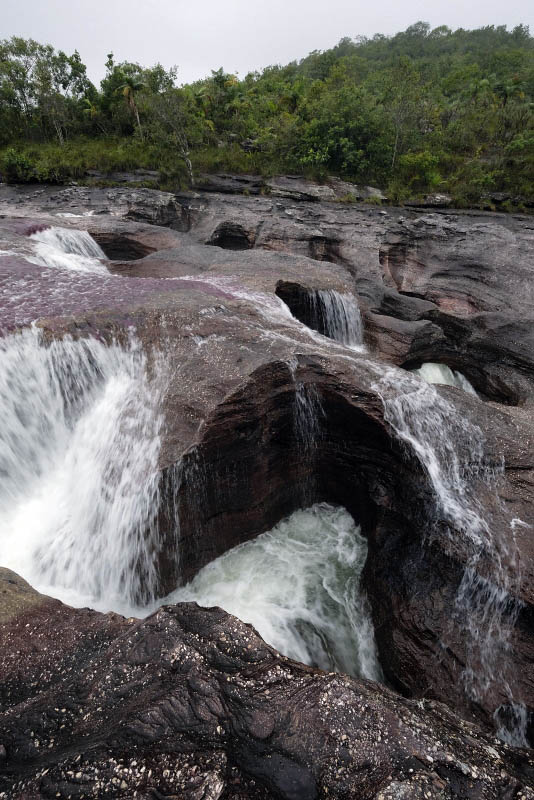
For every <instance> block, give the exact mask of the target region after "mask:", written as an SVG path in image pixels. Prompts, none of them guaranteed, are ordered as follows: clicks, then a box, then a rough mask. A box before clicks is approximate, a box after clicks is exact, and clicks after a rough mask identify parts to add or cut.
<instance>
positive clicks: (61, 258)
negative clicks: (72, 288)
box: [30, 227, 109, 275]
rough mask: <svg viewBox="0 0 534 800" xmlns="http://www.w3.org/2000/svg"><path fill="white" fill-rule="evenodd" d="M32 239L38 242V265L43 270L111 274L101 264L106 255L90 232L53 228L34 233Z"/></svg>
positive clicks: (36, 247) (36, 249) (36, 248)
mask: <svg viewBox="0 0 534 800" xmlns="http://www.w3.org/2000/svg"><path fill="white" fill-rule="evenodd" d="M30 238H31V239H32V240H33V241H34V242H36V245H35V252H36V255H37V258H36V263H38V264H40V265H41V266H46V267H56V268H57V269H65V270H74V271H76V272H92V273H97V274H101V275H107V274H109V273H108V270H107V269H106V267H105V266H104V264H102V263H101V261H102V260H105V259H106V254H105V253H104V251H103V250H102V248H101V247H100V246H99V245H98V244H97V243H96V242H95V240H94V239H93V238H92V236H90V234H89V233H87V231H78V230H75V229H70V228H55V227H54V228H46V229H45V230H42V231H38V232H36V233H32V235H31V237H30Z"/></svg>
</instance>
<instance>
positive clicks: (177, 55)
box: [0, 0, 534, 83]
mask: <svg viewBox="0 0 534 800" xmlns="http://www.w3.org/2000/svg"><path fill="white" fill-rule="evenodd" d="M418 20H423V21H425V22H429V23H430V25H432V27H437V26H438V25H448V26H449V27H451V28H459V27H462V28H478V27H481V26H482V25H507V26H508V27H514V26H515V25H518V24H520V23H523V24H526V25H530V27H531V30H532V29H534V2H532V0H508V1H507V2H503V0H403V2H399V0H377V2H373V0H24V2H21V0H0V25H1V29H0V38H8V37H10V36H12V35H17V36H24V37H31V38H33V39H37V40H38V41H40V42H42V43H49V44H52V45H54V46H55V47H56V48H59V49H61V50H65V51H66V52H68V53H69V54H70V53H71V52H72V51H73V50H75V49H77V50H78V51H79V52H80V55H81V57H82V60H83V61H84V63H85V64H86V65H87V68H88V72H89V76H90V78H91V79H92V80H93V81H94V82H95V83H97V82H98V81H100V79H101V78H102V77H103V75H104V72H105V67H104V62H105V60H106V54H107V53H109V52H113V53H114V55H115V61H138V62H139V63H141V64H143V65H144V66H150V65H152V64H155V63H156V62H158V61H159V62H161V63H162V64H163V65H164V66H165V67H170V66H172V65H174V64H176V65H177V66H178V68H179V73H178V79H179V82H180V83H182V82H189V81H193V80H196V79H197V78H202V77H204V76H205V75H207V74H209V71H210V70H211V69H218V67H221V66H222V67H224V69H225V70H226V71H227V72H237V73H238V74H239V76H240V77H243V76H244V75H245V74H246V73H247V72H249V71H251V70H255V69H261V68H262V67H265V66H267V65H269V64H285V63H287V62H288V61H293V60H295V59H300V58H303V57H304V56H305V55H307V54H308V53H309V52H310V51H311V50H325V49H327V48H328V47H332V45H334V44H336V43H337V42H338V41H339V40H340V39H341V38H342V37H343V36H349V37H351V38H354V37H355V36H358V35H364V36H372V35H373V34H374V33H385V34H391V33H396V32H397V31H400V30H404V29H405V28H407V27H408V25H411V24H412V23H414V22H417V21H418Z"/></svg>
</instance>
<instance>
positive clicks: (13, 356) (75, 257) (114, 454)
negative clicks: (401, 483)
mask: <svg viewBox="0 0 534 800" xmlns="http://www.w3.org/2000/svg"><path fill="white" fill-rule="evenodd" d="M32 240H33V241H34V243H35V253H36V259H37V261H38V262H39V264H42V265H46V266H47V267H54V268H57V269H59V270H71V271H75V272H89V273H93V274H95V275H106V274H107V270H106V267H105V265H104V264H103V263H102V262H103V260H104V259H105V255H104V253H103V252H102V250H101V249H100V248H99V246H98V245H97V244H96V242H95V241H94V240H93V239H92V238H91V237H90V236H89V234H87V233H85V232H80V231H74V230H67V229H61V228H49V229H46V230H44V231H41V232H38V233H35V234H33V235H32ZM71 277H72V276H67V278H68V279H69V280H70V278H71ZM98 280H100V279H98ZM187 280H188V281H189V282H196V283H198V284H209V285H210V286H212V287H214V288H216V289H217V290H220V292H221V293H223V292H230V290H231V293H232V294H231V295H230V294H229V295H228V296H231V297H233V298H240V299H244V300H246V301H247V302H249V303H251V304H254V303H257V305H258V308H259V310H260V314H261V315H262V316H263V318H264V319H265V320H267V321H268V322H269V324H278V323H279V322H280V321H282V322H284V321H285V315H286V314H288V311H287V308H286V307H285V306H284V304H283V303H282V301H281V300H279V299H278V298H277V297H274V298H273V297H272V296H269V297H268V296H267V295H264V294H260V293H253V292H248V291H244V290H243V289H242V288H240V287H239V286H236V285H235V282H234V281H233V280H232V279H229V278H213V277H212V278H210V277H206V276H192V277H189V278H188V279H187ZM222 296H224V295H222ZM308 301H309V310H310V315H311V327H313V328H315V329H316V330H317V331H319V332H320V333H322V334H325V335H326V336H328V337H330V338H332V339H334V340H336V342H338V343H340V344H341V345H344V346H345V347H344V348H340V347H338V345H335V347H336V348H337V350H338V351H339V350H344V351H345V354H344V357H345V358H348V359H350V361H351V363H354V359H355V358H357V356H358V354H355V352H354V351H355V350H357V349H359V351H360V352H359V357H362V350H361V345H362V341H363V336H362V325H361V318H360V312H359V308H358V304H357V301H356V299H355V298H354V297H352V296H351V295H348V294H341V293H339V292H336V291H334V290H317V291H312V292H310V293H309V294H308ZM292 323H293V324H295V323H294V321H292ZM285 335H286V332H284V336H285ZM313 335H314V336H315V338H316V339H321V340H322V339H323V337H319V336H316V334H313ZM321 345H322V346H324V340H323V341H322V342H321ZM327 346H328V347H329V348H333V347H334V345H333V343H332V342H330V343H328V344H327ZM366 363H367V367H368V368H369V369H371V370H374V371H375V372H376V382H375V384H374V386H373V387H372V388H373V389H374V391H376V392H377V393H378V394H379V395H380V396H381V397H382V399H383V404H384V416H385V419H386V422H388V423H389V425H390V427H391V429H392V431H393V432H394V434H395V435H396V436H397V437H398V439H399V440H400V441H401V442H403V443H404V445H405V446H406V448H407V449H408V450H409V451H410V453H411V454H413V455H415V457H416V458H417V459H418V460H419V462H420V464H421V466H422V468H423V470H424V472H425V473H426V475H427V477H428V480H429V484H430V486H431V488H432V490H433V495H434V509H433V513H434V516H435V517H436V518H438V519H439V520H440V521H441V522H444V523H445V524H446V525H447V526H448V528H449V536H450V537H451V540H452V538H453V537H454V536H461V537H462V544H465V549H466V552H467V553H468V561H467V566H466V568H465V570H464V573H463V576H462V580H461V583H460V585H459V587H458V591H457V594H456V598H455V602H454V608H452V609H451V626H455V630H456V631H458V630H460V631H461V632H462V633H463V634H464V635H465V637H466V640H467V642H468V648H467V649H468V653H467V663H466V664H465V668H464V670H463V675H462V678H463V681H464V687H465V691H466V693H467V695H468V696H469V697H470V698H472V699H473V700H475V701H478V700H482V699H483V698H484V696H485V695H486V694H487V692H488V691H489V690H490V689H491V688H492V687H494V686H495V685H498V687H499V688H500V690H502V691H503V692H504V694H505V696H506V698H507V702H506V703H504V704H503V706H502V708H500V709H497V711H496V723H497V728H498V730H499V733H500V735H501V737H502V738H504V739H507V740H508V741H509V742H511V743H513V744H517V745H524V744H526V737H525V728H526V715H525V710H524V707H523V706H522V703H521V698H518V697H516V696H515V690H514V680H513V675H511V672H510V664H509V659H508V653H509V649H510V636H511V630H512V627H513V624H514V622H515V621H516V617H517V614H518V611H519V606H518V604H517V602H515V601H514V600H513V596H514V595H516V594H517V589H518V586H519V581H520V575H519V570H518V569H516V570H515V571H510V570H508V569H507V565H508V563H509V562H510V561H513V559H514V557H515V554H514V553H510V552H508V551H506V548H505V545H504V543H503V542H502V541H501V540H500V538H499V537H498V536H497V535H495V534H494V532H493V531H492V530H491V526H490V523H489V522H488V520H487V519H486V518H485V516H484V514H483V512H482V508H481V505H480V504H479V503H478V502H477V498H476V496H475V493H474V490H473V487H474V479H475V478H476V479H477V480H484V481H485V482H486V485H487V487H488V490H491V485H492V481H493V480H494V478H495V474H494V471H492V470H491V469H488V468H487V467H486V465H485V464H484V441H483V437H482V434H481V431H480V430H479V429H478V428H477V427H476V426H475V425H473V424H470V423H469V422H468V421H467V420H466V419H464V418H460V417H458V416H457V414H456V410H455V408H454V406H453V405H452V403H450V402H448V401H447V400H445V399H444V398H443V397H442V395H441V394H440V393H439V391H438V390H436V388H435V387H434V386H433V385H432V383H436V382H438V383H448V384H450V385H454V386H457V387H460V388H462V389H464V390H465V391H468V392H470V393H474V390H473V388H472V387H471V385H470V384H469V383H468V382H467V380H466V379H465V378H464V377H463V376H462V375H461V374H460V373H453V372H452V371H451V370H450V369H449V368H448V367H444V366H443V365H439V364H426V365H423V367H422V368H421V369H420V370H419V377H417V376H414V375H410V374H409V373H407V372H405V371H402V370H397V369H393V368H390V367H382V368H381V367H378V366H377V365H376V364H374V362H371V361H367V360H366ZM150 366H151V368H150V369H148V365H147V357H146V354H144V353H143V351H142V348H141V346H140V344H139V342H138V341H137V340H136V338H135V336H133V335H132V336H131V337H130V339H129V341H128V342H127V343H126V344H124V343H123V344H119V343H117V342H112V343H111V344H107V345H106V344H104V343H103V342H100V341H97V340H96V339H94V338H81V339H78V340H74V339H72V338H70V337H68V336H65V337H64V338H63V339H53V340H52V341H45V339H44V337H43V334H42V333H41V332H40V331H39V330H38V329H37V328H31V329H27V330H25V331H24V332H22V333H14V334H11V335H9V336H6V337H5V338H3V339H2V338H0V407H1V408H2V425H1V426H0V477H1V481H0V531H1V535H0V565H2V566H6V567H9V568H11V569H13V570H14V571H16V572H18V573H19V574H21V575H22V576H23V577H25V578H26V579H27V580H28V581H29V582H30V583H31V584H32V585H33V586H34V587H36V588H37V589H38V590H40V591H42V592H44V593H46V594H51V595H53V596H56V597H59V598H60V599H62V600H63V601H65V602H67V603H70V604H72V605H77V606H81V605H90V606H92V607H94V608H96V609H101V610H110V609H112V610H115V611H118V612H120V613H125V614H135V615H143V614H146V613H149V612H150V610H152V609H154V608H155V607H156V606H157V604H159V603H162V602H170V601H172V602H178V601H186V600H195V601H197V602H198V603H200V604H202V605H213V604H217V605H221V606H223V607H224V608H225V609H226V610H228V611H230V612H232V613H235V614H236V615H237V616H239V617H240V618H241V619H243V620H245V621H247V622H251V623H252V624H254V625H255V627H256V628H257V629H258V630H259V632H260V633H261V634H262V635H263V636H264V637H265V639H266V641H268V642H269V643H270V644H272V645H273V646H275V647H277V648H278V649H279V650H281V651H282V652H283V653H285V654H287V655H289V656H291V657H293V658H297V659H299V660H301V661H305V662H306V663H309V664H313V665H317V666H319V667H322V668H324V669H327V670H331V669H336V670H342V671H346V672H349V673H350V674H353V675H362V676H365V677H368V678H372V679H375V680H379V679H380V678H381V671H380V667H379V664H378V660H377V655H376V648H375V644H374V636H373V629H372V624H371V621H370V616H369V612H368V609H367V607H366V603H365V599H364V598H363V597H362V595H361V593H360V590H359V583H360V576H361V572H362V568H363V565H364V563H365V558H366V554H367V548H366V543H365V540H364V539H363V538H362V536H361V534H360V532H359V529H357V527H356V526H355V524H354V521H353V520H352V518H351V517H350V515H349V514H348V513H347V512H345V511H344V510H343V509H340V508H334V507H332V506H328V505H324V504H321V505H314V506H312V507H311V508H308V509H306V510H301V511H298V512H297V513H295V514H293V515H292V516H291V517H289V518H288V519H286V520H284V521H283V522H281V523H280V524H279V525H277V526H276V527H275V528H274V529H273V530H272V531H270V532H268V533H266V534H264V535H263V536H260V537H258V538H257V539H256V540H255V541H253V542H249V543H247V544H244V545H241V546H240V547H237V548H235V549H234V550H232V551H230V552H228V553H226V554H225V555H223V556H222V557H221V558H219V559H217V560H216V561H214V562H213V563H211V564H209V565H208V566H207V567H205V568H204V569H203V570H202V571H201V572H200V573H199V574H198V575H197V576H196V578H195V579H194V580H193V581H192V582H191V584H189V585H188V586H186V587H182V588H180V589H179V590H177V591H175V592H174V593H172V594H171V595H170V596H169V597H167V598H165V599H164V600H163V599H158V597H157V590H158V574H157V564H158V555H159V550H160V541H159V537H158V526H157V517H158V510H159V508H158V507H159V489H160V487H159V471H158V458H159V455H160V433H161V427H162V416H161V410H160V409H161V396H162V392H163V391H164V383H165V381H164V377H163V370H162V368H161V366H160V363H159V360H158V358H157V357H156V356H154V358H153V363H151V365H150ZM297 366H298V360H297V359H296V357H295V358H294V359H293V360H291V361H290V363H289V369H290V370H291V373H292V378H293V387H294V409H293V412H294V413H293V424H294V430H293V434H294V442H295V447H296V448H301V450H302V452H303V453H304V455H305V457H306V458H307V459H308V460H309V461H310V462H313V459H314V453H315V451H316V449H317V443H318V441H319V439H320V437H321V436H322V435H323V430H324V426H323V423H324V420H325V417H326V411H325V409H324V408H323V405H322V402H321V399H320V397H319V394H318V392H317V390H316V388H315V386H314V385H313V383H304V382H302V381H300V380H299V379H298V377H297ZM421 378H422V379H424V380H421ZM466 464H468V465H469V466H467V467H466ZM178 469H179V468H178ZM192 474H193V473H188V476H186V477H187V479H189V480H191V476H192ZM311 494H312V493H311V492H310V495H311ZM307 497H308V492H307V487H302V494H301V498H302V500H303V503H302V504H303V505H307ZM429 516H431V514H430V515H429ZM510 524H512V525H520V524H522V523H521V521H520V520H513V521H512V522H511V523H510ZM428 537H429V539H431V537H432V524H429V526H428ZM175 558H176V559H178V558H179V553H177V554H176V555H175ZM482 562H484V563H485V564H486V565H487V564H490V565H491V569H490V570H489V571H488V570H487V569H486V572H485V574H484V576H482V575H481V573H480V571H479V567H480V565H481V564H482ZM451 630H452V627H451ZM442 644H443V646H444V647H447V642H446V641H444V642H443V643H442Z"/></svg>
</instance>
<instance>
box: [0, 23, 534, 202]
mask: <svg viewBox="0 0 534 800" xmlns="http://www.w3.org/2000/svg"><path fill="white" fill-rule="evenodd" d="M176 77H177V72H176V69H171V70H168V71H167V70H165V69H164V68H163V67H161V66H160V65H159V64H158V65H156V66H154V67H151V68H144V67H141V66H140V65H139V64H136V63H128V62H125V63H120V64H116V63H115V62H114V60H113V56H112V55H111V54H110V55H109V57H108V61H107V63H106V76H105V78H104V79H103V80H102V82H101V85H100V89H97V88H96V87H95V86H94V85H93V84H92V83H91V82H90V81H89V80H88V78H87V74H86V69H85V66H84V64H83V63H82V61H81V59H80V56H79V55H78V53H77V52H74V54H73V55H71V56H67V55H66V54H65V53H62V52H56V51H54V49H53V48H52V47H50V46H45V45H41V44H38V43H37V42H35V41H33V40H24V39H20V38H17V37H14V38H12V39H10V40H5V41H1V42H0V171H1V172H2V174H3V176H4V177H5V179H7V180H12V181H34V180H42V181H45V180H53V181H57V182H61V181H64V180H67V179H72V178H75V179H79V178H82V177H83V176H84V175H85V171H86V170H87V169H89V168H93V169H98V170H100V171H103V172H104V173H111V172H113V171H115V170H128V169H133V168H152V169H157V170H159V172H160V184H161V185H163V186H169V187H170V186H172V187H176V186H177V185H182V186H183V185H185V184H186V183H187V182H188V181H191V180H192V179H194V176H195V175H196V174H197V173H198V172H206V171H208V172H209V171H218V170H225V171H238V172H239V171H241V172H254V173H263V174H273V173H282V172H288V171H290V172H293V173H294V172H299V173H304V174H309V175H313V176H315V177H318V178H321V177H324V176H325V175H326V174H335V175H338V176H340V177H344V178H346V179H349V180H353V181H356V182H358V183H367V184H375V185H378V186H381V187H383V188H386V189H387V191H388V192H389V194H390V196H391V197H392V198H393V199H395V200H403V199H405V198H406V197H408V196H413V195H420V194H422V193H426V192H430V191H448V192H451V193H452V195H453V196H454V198H455V200H456V202H458V203H460V204H470V203H476V202H478V201H479V200H480V199H481V198H484V197H487V196H488V195H492V194H495V193H496V192H503V193H506V194H508V195H510V196H511V198H512V200H511V203H512V204H513V205H515V206H516V207H517V206H521V204H522V203H523V202H525V200H526V201H529V200H532V196H533V193H534V191H533V186H534V38H533V37H531V36H530V33H529V30H528V28H527V27H525V26H521V25H520V26H518V27H516V28H514V29H513V30H512V31H508V30H507V29H506V28H505V27H493V26H490V27H485V28H480V29H478V30H473V31H466V30H463V29H460V30H457V31H451V30H450V29H449V28H447V27H440V28H436V29H434V30H431V29H430V27H429V26H428V25H426V24H425V23H422V22H419V23H417V24H415V25H412V26H411V27H409V28H408V29H407V30H406V31H404V32H403V33H399V34H397V35H396V36H393V37H386V36H381V35H377V36H374V37H373V38H372V39H366V38H358V39H356V40H354V41H353V40H350V39H343V40H342V41H340V42H339V44H338V45H337V46H336V47H334V48H332V49H331V50H326V51H324V52H314V53H311V54H310V55H309V56H308V57H307V58H305V59H304V60H302V61H301V62H299V63H297V62H293V63H291V64H288V65H287V66H284V67H282V66H271V67H267V68H266V69H265V70H263V72H261V73H251V74H249V75H247V76H246V77H245V78H244V79H243V80H238V79H237V77H236V76H234V75H230V74H227V73H225V72H224V71H223V70H222V69H219V70H217V71H216V72H212V73H211V76H210V77H208V78H206V79H205V80H201V81H198V82H196V83H194V84H191V85H187V86H182V87H177V85H176Z"/></svg>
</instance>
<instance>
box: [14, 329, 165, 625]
mask: <svg viewBox="0 0 534 800" xmlns="http://www.w3.org/2000/svg"><path fill="white" fill-rule="evenodd" d="M156 366H157V365H156ZM156 372H158V370H157V369H156ZM159 392H160V383H159V379H158V378H157V376H156V377H154V378H153V379H152V380H150V379H149V378H148V377H147V371H146V359H145V356H144V355H143V352H142V349H141V347H140V345H139V343H138V342H137V341H136V340H135V339H134V338H132V339H131V341H130V342H129V344H128V346H127V347H125V348H122V347H120V346H119V345H117V344H112V345H111V346H109V347H106V346H105V345H104V344H102V343H101V342H98V341H97V340H95V339H80V340H76V341H75V340H73V339H71V338H69V337H66V338H64V339H63V340H55V341H52V342H51V343H50V344H48V345H45V344H44V343H43V342H42V340H41V335H40V333H39V331H37V330H36V329H31V330H26V331H24V332H23V333H21V334H13V335H11V336H9V337H6V338H4V339H0V407H1V408H2V426H1V428H0V476H1V481H0V531H1V533H0V564H2V565H3V566H6V567H9V568H11V569H13V570H14V571H15V572H18V573H20V574H21V575H22V576H23V577H24V578H26V579H27V580H28V581H29V582H30V583H31V584H32V585H33V586H35V588H37V589H38V590H40V591H43V592H44V593H46V594H51V595H53V596H56V597H59V598H60V599H61V600H63V601H65V602H67V603H70V604H71V605H78V606H80V605H91V606H92V607H94V608H97V609H99V610H109V609H113V610H115V611H121V612H123V613H131V611H132V609H133V608H135V607H136V606H139V605H144V604H146V603H148V602H150V601H151V600H153V599H154V597H155V594H156V590H157V574H156V566H155V563H156V555H157V551H158V540H157V531H156V523H155V515H156V513H157V508H158V480H159V478H158V474H159V473H158V470H157V462H158V455H159V449H160V435H159V431H160V427H161V417H160V415H159V413H158V411H157V407H158V401H159Z"/></svg>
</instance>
